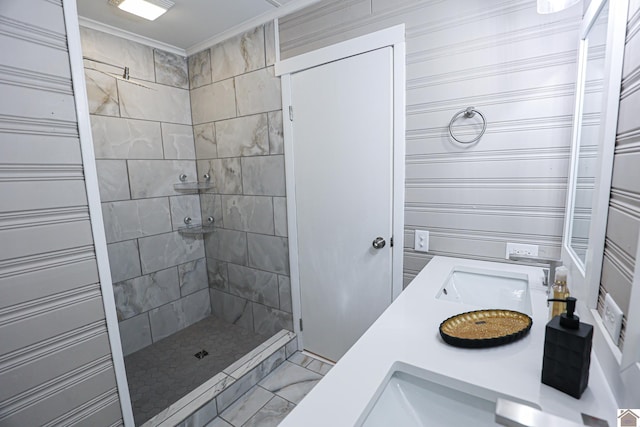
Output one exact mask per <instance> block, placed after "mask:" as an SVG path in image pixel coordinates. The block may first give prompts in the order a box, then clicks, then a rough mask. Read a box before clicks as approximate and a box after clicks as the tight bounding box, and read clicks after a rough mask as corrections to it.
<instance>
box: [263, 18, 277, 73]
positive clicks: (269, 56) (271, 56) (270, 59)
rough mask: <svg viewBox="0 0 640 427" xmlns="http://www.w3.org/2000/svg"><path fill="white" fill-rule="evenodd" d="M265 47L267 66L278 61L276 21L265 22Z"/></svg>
mask: <svg viewBox="0 0 640 427" xmlns="http://www.w3.org/2000/svg"><path fill="white" fill-rule="evenodd" d="M264 49H265V60H266V64H267V67H268V66H270V65H273V64H275V63H276V49H277V47H276V29H275V23H274V21H269V22H267V23H266V24H264Z"/></svg>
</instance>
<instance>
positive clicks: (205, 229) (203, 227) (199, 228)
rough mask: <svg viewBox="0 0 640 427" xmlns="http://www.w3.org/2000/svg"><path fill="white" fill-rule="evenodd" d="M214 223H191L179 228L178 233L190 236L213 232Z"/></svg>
mask: <svg viewBox="0 0 640 427" xmlns="http://www.w3.org/2000/svg"><path fill="white" fill-rule="evenodd" d="M213 231H214V227H213V224H191V225H187V226H185V227H180V228H178V233H180V234H185V235H188V236H194V235H199V234H209V233H213Z"/></svg>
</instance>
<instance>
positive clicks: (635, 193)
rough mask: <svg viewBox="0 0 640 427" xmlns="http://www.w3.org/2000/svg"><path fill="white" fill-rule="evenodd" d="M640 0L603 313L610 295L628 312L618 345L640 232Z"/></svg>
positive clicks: (631, 39) (623, 101) (631, 23)
mask: <svg viewBox="0 0 640 427" xmlns="http://www.w3.org/2000/svg"><path fill="white" fill-rule="evenodd" d="M639 110H640V2H639V1H637V0H632V1H630V3H629V15H628V21H627V37H626V41H625V50H624V66H623V70H622V90H621V93H620V110H619V112H618V131H617V135H616V148H615V152H614V160H613V177H612V183H611V195H610V199H609V218H608V220H607V235H606V240H605V249H604V260H603V265H602V276H601V278H600V298H599V307H598V308H599V309H600V310H601V311H602V304H603V300H604V295H606V294H607V293H608V294H610V295H611V296H612V298H613V300H614V301H615V302H616V303H617V304H618V305H619V306H620V308H621V309H622V311H623V312H624V314H625V317H624V320H623V330H622V333H621V341H620V344H619V346H620V347H622V346H623V343H624V325H625V324H626V315H627V314H628V308H629V297H630V295H631V285H632V282H633V271H634V268H635V263H636V261H637V260H636V259H635V256H636V251H637V244H638V231H639V230H640V168H639V167H638V166H639V165H640V116H639V115H638V111H639Z"/></svg>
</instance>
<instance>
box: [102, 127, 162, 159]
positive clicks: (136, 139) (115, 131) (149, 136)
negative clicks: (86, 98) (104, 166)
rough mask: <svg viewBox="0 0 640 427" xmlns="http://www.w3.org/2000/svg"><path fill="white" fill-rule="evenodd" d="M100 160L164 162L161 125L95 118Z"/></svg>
mask: <svg viewBox="0 0 640 427" xmlns="http://www.w3.org/2000/svg"><path fill="white" fill-rule="evenodd" d="M91 134H92V136H93V147H94V149H95V153H96V158H97V159H162V138H161V136H160V123H156V122H148V121H144V120H132V119H121V118H116V117H103V116H91Z"/></svg>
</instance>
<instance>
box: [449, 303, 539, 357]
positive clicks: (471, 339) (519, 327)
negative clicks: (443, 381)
mask: <svg viewBox="0 0 640 427" xmlns="http://www.w3.org/2000/svg"><path fill="white" fill-rule="evenodd" d="M532 324H533V320H531V317H529V316H527V315H526V314H524V313H520V312H518V311H512V310H477V311H469V312H467V313H462V314H458V315H456V316H453V317H450V318H448V319H447V320H445V321H444V322H442V323H441V324H440V336H441V337H442V339H443V340H444V342H446V343H447V344H450V345H453V346H456V347H465V348H485V347H495V346H499V345H504V344H508V343H511V342H513V341H516V340H519V339H520V338H522V337H524V336H525V335H527V333H529V330H530V329H531V325H532Z"/></svg>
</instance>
